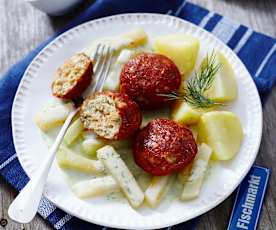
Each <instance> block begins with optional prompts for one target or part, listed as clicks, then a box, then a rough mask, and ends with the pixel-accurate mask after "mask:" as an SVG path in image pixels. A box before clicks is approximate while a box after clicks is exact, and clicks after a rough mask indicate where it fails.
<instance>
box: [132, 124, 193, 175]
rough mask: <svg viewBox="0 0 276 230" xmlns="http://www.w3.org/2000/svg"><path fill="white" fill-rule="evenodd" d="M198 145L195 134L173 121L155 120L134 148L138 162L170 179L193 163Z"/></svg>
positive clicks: (138, 136) (156, 173)
mask: <svg viewBox="0 0 276 230" xmlns="http://www.w3.org/2000/svg"><path fill="white" fill-rule="evenodd" d="M196 153H197V145H196V142H195V139H194V137H193V135H192V132H191V131H190V130H189V129H187V128H185V127H184V126H181V125H179V124H177V123H176V122H175V121H173V120H169V119H154V120H152V121H151V122H149V123H148V125H147V126H146V127H144V128H143V129H142V130H141V131H140V132H139V134H138V135H137V137H136V140H135V142H134V145H133V154H134V159H135V162H136V164H137V165H139V166H140V167H141V168H142V169H144V170H145V171H146V172H148V173H150V174H152V175H155V176H166V175H169V174H171V173H174V172H179V171H181V170H183V169H184V168H185V167H187V166H188V165H189V163H191V162H192V160H193V159H194V158H195V156H196Z"/></svg>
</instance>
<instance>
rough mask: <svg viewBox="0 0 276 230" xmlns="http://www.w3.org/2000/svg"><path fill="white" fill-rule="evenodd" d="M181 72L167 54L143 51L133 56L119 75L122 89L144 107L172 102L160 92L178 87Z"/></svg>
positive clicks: (172, 90) (170, 90)
mask: <svg viewBox="0 0 276 230" xmlns="http://www.w3.org/2000/svg"><path fill="white" fill-rule="evenodd" d="M180 83H181V75H180V72H179V70H178V68H177V67H176V65H175V64H174V63H173V61H171V60H170V59H169V58H167V57H166V56H164V55H161V54H154V53H141V54H139V55H137V56H136V57H134V58H132V59H130V60H129V61H128V62H127V63H126V64H125V65H124V67H123V69H122V71H121V75H120V91H121V92H124V93H126V94H128V95H129V96H130V97H131V98H132V99H133V100H135V101H136V102H137V103H138V104H139V105H140V106H141V108H142V109H151V108H159V107H164V106H166V105H168V104H170V101H168V100H167V98H166V97H163V96H159V95H158V94H161V93H162V94H164V93H171V92H175V91H177V90H178V89H179V86H180Z"/></svg>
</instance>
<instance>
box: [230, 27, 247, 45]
mask: <svg viewBox="0 0 276 230" xmlns="http://www.w3.org/2000/svg"><path fill="white" fill-rule="evenodd" d="M246 31H247V28H246V27H245V26H243V25H241V26H239V28H238V29H237V31H236V32H235V33H234V35H233V37H232V38H231V39H230V41H229V42H228V43H227V45H228V46H229V47H230V48H231V49H234V48H235V47H236V45H237V44H238V42H239V41H240V39H241V38H242V36H243V35H244V34H245V32H246Z"/></svg>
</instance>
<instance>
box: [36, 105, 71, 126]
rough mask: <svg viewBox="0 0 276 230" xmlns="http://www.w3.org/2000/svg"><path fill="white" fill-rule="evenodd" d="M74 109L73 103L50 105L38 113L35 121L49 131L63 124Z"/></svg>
mask: <svg viewBox="0 0 276 230" xmlns="http://www.w3.org/2000/svg"><path fill="white" fill-rule="evenodd" d="M73 109H74V106H73V103H66V104H59V105H51V106H48V107H46V108H45V109H43V110H42V111H41V112H39V113H37V114H36V116H35V123H36V125H37V126H38V127H39V128H40V129H41V130H42V131H48V130H49V129H51V128H54V127H57V126H60V125H62V124H63V123H64V121H65V119H66V118H67V116H68V115H69V113H70V112H71V111H72V110H73Z"/></svg>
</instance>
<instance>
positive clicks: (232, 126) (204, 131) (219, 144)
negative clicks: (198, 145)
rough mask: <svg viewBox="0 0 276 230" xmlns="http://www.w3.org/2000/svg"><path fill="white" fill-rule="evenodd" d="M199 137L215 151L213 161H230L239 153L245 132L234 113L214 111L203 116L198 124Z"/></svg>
mask: <svg viewBox="0 0 276 230" xmlns="http://www.w3.org/2000/svg"><path fill="white" fill-rule="evenodd" d="M198 136H199V140H200V142H204V143H206V144H207V145H209V146H210V147H211V148H212V149H213V153H212V159H213V160H230V159H232V158H233V157H234V156H235V155H236V154H237V153H238V151H239V149H240V145H241V143H242V139H243V130H242V127H241V122H240V120H239V118H238V117H237V116H236V115H235V114H234V113H232V112H225V111H213V112H207V113H205V114H203V115H202V116H201V118H200V121H199V123H198Z"/></svg>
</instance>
